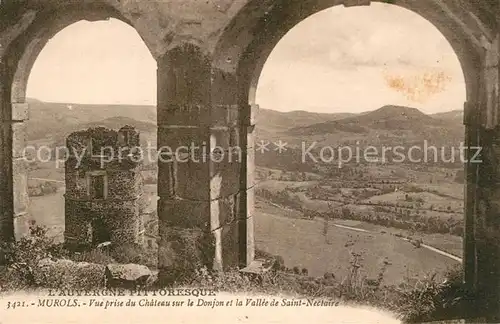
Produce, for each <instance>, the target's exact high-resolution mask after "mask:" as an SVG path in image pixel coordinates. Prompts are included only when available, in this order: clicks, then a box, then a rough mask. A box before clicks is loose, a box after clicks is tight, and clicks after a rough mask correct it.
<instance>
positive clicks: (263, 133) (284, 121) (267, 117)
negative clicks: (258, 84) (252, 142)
mask: <svg viewBox="0 0 500 324" xmlns="http://www.w3.org/2000/svg"><path fill="white" fill-rule="evenodd" d="M354 115H355V114H351V113H330V114H328V113H313V112H307V111H303V110H296V111H290V112H279V111H276V110H271V109H264V108H261V109H259V112H258V114H257V124H256V132H257V136H258V137H260V138H266V139H268V140H272V139H273V138H275V137H277V136H280V135H279V134H280V133H282V132H286V131H288V130H289V129H290V128H294V127H301V126H308V125H311V124H316V123H321V122H324V121H333V120H338V119H342V118H346V117H350V116H354Z"/></svg>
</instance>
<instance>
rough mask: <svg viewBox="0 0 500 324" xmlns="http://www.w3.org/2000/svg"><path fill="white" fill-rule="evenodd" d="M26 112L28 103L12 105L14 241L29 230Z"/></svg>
mask: <svg viewBox="0 0 500 324" xmlns="http://www.w3.org/2000/svg"><path fill="white" fill-rule="evenodd" d="M28 112H29V107H28V103H25V102H20V103H17V102H15V103H12V123H11V132H12V174H13V175H12V188H13V189H12V190H13V199H14V201H13V203H14V233H15V237H16V239H19V238H21V237H22V236H24V235H26V234H28V228H29V214H28V205H29V196H28V169H27V165H26V164H27V159H26V156H25V147H26V123H25V121H26V120H28Z"/></svg>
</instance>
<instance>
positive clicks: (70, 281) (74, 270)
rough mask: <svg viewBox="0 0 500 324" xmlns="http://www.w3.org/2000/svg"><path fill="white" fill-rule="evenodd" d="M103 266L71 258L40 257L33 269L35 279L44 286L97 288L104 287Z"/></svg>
mask: <svg viewBox="0 0 500 324" xmlns="http://www.w3.org/2000/svg"><path fill="white" fill-rule="evenodd" d="M104 274H105V266H104V265H100V264H92V263H87V262H73V261H71V260H65V259H60V260H51V259H49V258H47V259H42V260H40V262H39V263H38V267H37V268H36V269H35V271H34V276H35V281H36V282H37V283H39V284H43V286H44V287H45V288H57V289H68V288H73V289H97V288H104V287H105V275H104Z"/></svg>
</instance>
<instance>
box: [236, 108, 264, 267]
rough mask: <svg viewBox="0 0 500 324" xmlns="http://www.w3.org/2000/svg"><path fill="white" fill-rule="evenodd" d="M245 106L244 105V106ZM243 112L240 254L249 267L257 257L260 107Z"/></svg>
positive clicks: (244, 263) (243, 264)
mask: <svg viewBox="0 0 500 324" xmlns="http://www.w3.org/2000/svg"><path fill="white" fill-rule="evenodd" d="M242 106H243V104H242ZM245 107H246V109H244V110H243V111H244V112H245V115H244V116H243V118H242V119H241V120H242V133H243V134H242V138H244V139H245V140H246V141H245V142H242V147H243V148H245V149H244V153H245V154H244V155H243V156H244V158H243V161H242V164H243V166H242V175H241V177H242V181H241V183H240V190H241V193H242V196H244V199H242V203H243V204H244V206H242V207H241V209H242V211H243V213H242V214H243V216H244V217H245V219H246V221H245V226H244V228H242V230H241V231H242V233H245V240H242V242H241V245H240V253H241V254H244V255H245V260H244V262H242V264H241V265H242V266H248V265H250V263H251V262H252V261H253V260H254V257H255V240H254V216H255V185H256V181H257V179H256V177H255V122H256V117H257V113H258V110H259V106H258V105H256V104H252V105H246V106H245Z"/></svg>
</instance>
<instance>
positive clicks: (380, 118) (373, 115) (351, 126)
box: [289, 106, 443, 135]
mask: <svg viewBox="0 0 500 324" xmlns="http://www.w3.org/2000/svg"><path fill="white" fill-rule="evenodd" d="M441 125H443V123H442V122H441V121H440V120H438V119H434V118H432V117H430V116H428V115H426V114H424V113H422V112H421V111H420V110H418V109H416V108H409V107H402V106H384V107H381V108H379V109H377V110H374V111H371V112H367V113H364V114H360V115H356V116H353V117H347V118H343V119H340V120H334V121H326V122H322V123H318V124H312V125H307V126H302V127H294V128H292V129H290V130H289V133H290V134H296V135H299V134H300V135H315V134H324V133H335V132H338V131H342V132H347V133H358V134H363V133H368V132H369V129H381V130H389V131H390V130H410V129H419V128H422V127H426V126H441Z"/></svg>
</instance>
